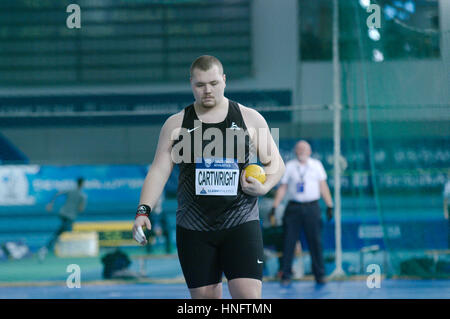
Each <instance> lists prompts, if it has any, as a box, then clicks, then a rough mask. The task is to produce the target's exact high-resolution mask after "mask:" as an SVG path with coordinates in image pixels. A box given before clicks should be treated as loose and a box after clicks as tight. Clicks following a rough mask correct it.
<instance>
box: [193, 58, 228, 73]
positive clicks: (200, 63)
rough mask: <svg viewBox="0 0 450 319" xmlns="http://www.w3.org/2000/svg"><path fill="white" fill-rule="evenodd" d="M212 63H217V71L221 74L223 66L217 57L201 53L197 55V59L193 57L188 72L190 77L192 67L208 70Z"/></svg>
mask: <svg viewBox="0 0 450 319" xmlns="http://www.w3.org/2000/svg"><path fill="white" fill-rule="evenodd" d="M214 65H217V67H218V68H219V72H220V73H221V74H223V66H222V62H220V61H219V59H218V58H216V57H214V56H212V55H202V56H199V57H198V58H197V59H195V61H194V62H192V64H191V69H190V74H191V77H192V74H193V72H194V69H200V70H202V71H208V70H209V69H211V68H212V67H213V66H214Z"/></svg>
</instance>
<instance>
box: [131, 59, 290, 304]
mask: <svg viewBox="0 0 450 319" xmlns="http://www.w3.org/2000/svg"><path fill="white" fill-rule="evenodd" d="M190 75H191V79H190V82H191V88H192V92H193V94H194V98H195V103H194V104H191V105H190V106H188V107H186V108H185V109H184V110H182V111H181V112H179V113H177V114H174V115H172V116H171V117H169V118H168V119H167V121H166V122H165V123H164V125H163V127H162V129H161V133H160V137H159V141H158V146H157V150H156V154H155V158H154V160H153V163H152V165H151V168H150V170H149V172H148V174H147V176H146V178H145V181H144V185H143V187H142V191H141V197H140V202H139V207H138V211H137V214H136V218H135V224H134V227H133V236H134V238H135V239H136V241H138V242H139V243H140V244H142V245H145V244H147V239H146V238H145V235H144V233H143V230H142V226H145V227H146V228H147V229H150V227H151V225H150V220H149V218H148V215H149V213H150V212H151V208H152V207H154V205H155V204H156V202H157V200H158V197H159V196H160V194H161V193H162V191H163V188H164V186H165V184H166V182H167V180H168V178H169V176H170V174H171V172H172V168H173V165H174V164H178V165H179V168H180V175H179V179H178V189H177V199H178V209H177V216H176V217H177V218H176V220H177V222H176V224H177V228H176V231H177V237H176V239H177V249H178V256H179V260H180V264H181V268H182V271H183V274H184V277H185V280H186V283H187V286H188V288H189V291H190V294H191V297H192V298H221V297H222V273H225V276H226V278H227V280H228V287H229V291H230V294H231V296H232V298H261V284H262V271H263V243H262V235H261V230H260V223H259V212H258V203H257V197H258V196H263V195H265V194H266V193H267V192H268V191H269V190H270V189H271V188H272V187H273V186H275V185H276V184H277V183H278V181H279V180H280V178H281V177H282V175H283V173H284V163H283V160H282V158H281V156H280V154H279V151H278V148H277V146H276V144H275V142H274V140H273V138H272V136H271V134H270V132H269V128H268V125H267V123H266V121H265V120H264V118H263V117H262V116H261V115H260V114H259V113H258V112H257V111H255V110H253V109H251V108H248V107H245V106H243V105H240V104H238V103H236V102H234V101H231V100H229V99H227V98H226V97H225V96H224V91H225V86H226V77H225V74H224V73H223V67H222V64H221V62H220V61H219V60H218V59H217V58H215V57H212V56H201V57H199V58H197V59H196V60H195V61H194V62H193V63H192V65H191V69H190ZM252 152H253V153H256V154H257V157H258V159H259V161H260V162H261V164H262V165H263V166H264V169H265V171H266V176H267V179H266V181H265V183H264V184H261V183H260V182H259V181H258V180H256V179H255V178H252V177H248V178H245V173H244V167H245V166H246V165H247V164H248V163H250V161H251V160H254V158H253V159H252Z"/></svg>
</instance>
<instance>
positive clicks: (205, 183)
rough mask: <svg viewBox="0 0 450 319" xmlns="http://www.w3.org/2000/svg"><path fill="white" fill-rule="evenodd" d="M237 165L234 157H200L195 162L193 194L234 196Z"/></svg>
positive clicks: (237, 172) (237, 173)
mask: <svg viewBox="0 0 450 319" xmlns="http://www.w3.org/2000/svg"><path fill="white" fill-rule="evenodd" d="M238 185H239V165H238V163H237V160H236V159H217V158H201V159H198V160H196V164H195V194H196V195H204V196H212V195H215V196H236V195H237V190H238Z"/></svg>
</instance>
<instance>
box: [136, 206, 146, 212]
mask: <svg viewBox="0 0 450 319" xmlns="http://www.w3.org/2000/svg"><path fill="white" fill-rule="evenodd" d="M137 212H138V214H148V209H147V206H145V205H139V207H138V210H137Z"/></svg>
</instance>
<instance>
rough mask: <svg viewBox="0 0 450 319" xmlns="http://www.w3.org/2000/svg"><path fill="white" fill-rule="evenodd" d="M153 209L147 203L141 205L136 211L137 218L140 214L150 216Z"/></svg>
mask: <svg viewBox="0 0 450 319" xmlns="http://www.w3.org/2000/svg"><path fill="white" fill-rule="evenodd" d="M151 211H152V209H151V207H150V206H148V205H145V204H142V205H139V206H138V208H137V212H136V218H138V217H139V216H147V217H149V216H150V212H151Z"/></svg>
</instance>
